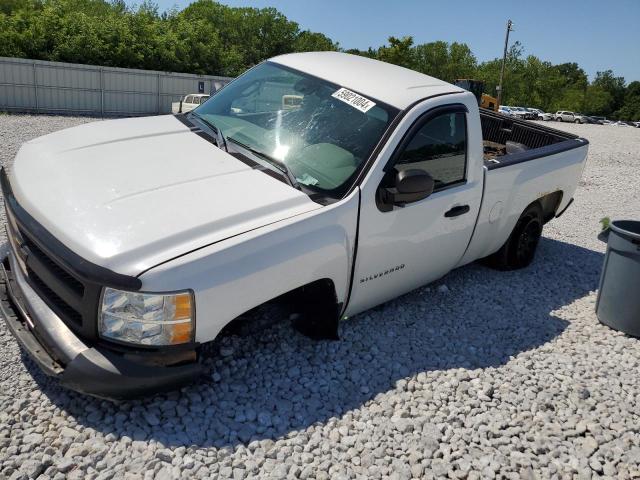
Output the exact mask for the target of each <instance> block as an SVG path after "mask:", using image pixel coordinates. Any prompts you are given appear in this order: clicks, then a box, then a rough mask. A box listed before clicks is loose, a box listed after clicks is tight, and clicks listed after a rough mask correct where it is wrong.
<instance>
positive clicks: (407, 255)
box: [345, 104, 483, 315]
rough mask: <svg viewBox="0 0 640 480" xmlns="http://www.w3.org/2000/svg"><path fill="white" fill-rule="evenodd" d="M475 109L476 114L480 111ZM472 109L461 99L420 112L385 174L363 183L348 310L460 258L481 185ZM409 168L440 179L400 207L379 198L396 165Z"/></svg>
mask: <svg viewBox="0 0 640 480" xmlns="http://www.w3.org/2000/svg"><path fill="white" fill-rule="evenodd" d="M471 108H473V107H471ZM472 113H475V115H478V113H477V110H476V111H475V112H473V111H472ZM467 116H468V112H467V107H466V106H464V105H462V104H454V105H442V106H439V107H436V108H432V109H430V110H428V111H426V112H424V113H422V114H420V115H419V116H418V118H417V119H416V120H415V122H414V123H413V124H412V125H411V126H410V127H409V128H408V129H407V133H406V134H405V135H404V137H403V138H402V140H401V141H400V143H399V144H398V146H397V147H396V149H395V151H394V152H393V154H391V156H390V160H389V162H388V163H387V165H386V166H385V167H384V171H385V173H384V176H383V178H382V180H381V181H375V180H374V181H373V182H372V181H370V180H372V178H375V176H373V177H372V178H370V179H369V181H368V182H367V183H366V184H365V185H363V187H362V197H361V212H360V223H359V234H358V250H357V254H356V264H355V272H354V278H353V287H352V291H351V298H350V301H349V305H348V307H347V310H346V312H345V314H347V315H353V314H355V313H357V312H360V311H363V310H365V309H368V308H371V307H373V306H375V305H377V304H380V303H383V302H385V301H387V300H390V299H392V298H394V297H397V296H399V295H401V294H403V293H406V292H408V291H410V290H412V289H415V288H417V287H419V286H421V285H425V284H427V283H429V282H431V281H433V280H436V279H438V278H440V277H442V276H443V275H445V274H446V273H447V272H449V271H450V270H451V269H452V268H454V267H455V266H456V264H457V263H458V262H459V261H460V259H461V258H462V256H463V254H464V252H465V250H466V248H467V245H468V244H469V241H470V239H471V235H472V233H473V228H474V226H475V221H476V218H477V215H478V210H479V208H480V202H481V198H482V188H483V187H482V183H483V182H482V178H481V176H482V175H481V172H477V171H475V170H474V169H470V168H469V165H470V164H471V165H481V164H482V163H475V162H482V160H481V159H478V158H472V157H471V155H470V150H469V148H468V145H469V143H470V141H472V142H476V141H477V142H480V141H481V140H480V139H479V138H477V137H478V132H477V131H476V130H479V128H475V129H472V131H473V135H472V136H471V137H470V136H469V135H468V132H469V131H470V129H469V128H468V125H467V123H468V118H467ZM474 151H475V149H474ZM407 169H420V170H423V171H426V172H427V173H429V174H430V175H431V176H432V177H433V179H434V180H435V188H434V191H433V193H432V194H431V195H430V196H428V197H427V198H424V199H422V200H418V201H415V202H413V203H408V204H405V205H403V206H401V205H381V204H380V195H379V193H380V192H379V190H380V189H381V188H385V187H389V186H392V184H393V181H394V180H395V177H396V174H397V172H399V171H402V170H407ZM478 170H480V169H478ZM381 173H382V172H381ZM374 198H376V199H377V201H374Z"/></svg>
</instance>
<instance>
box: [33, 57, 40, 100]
mask: <svg viewBox="0 0 640 480" xmlns="http://www.w3.org/2000/svg"><path fill="white" fill-rule="evenodd" d="M31 65H32V66H33V93H34V96H35V98H36V112H38V111H40V105H39V103H38V73H37V72H36V62H33V63H32V64H31Z"/></svg>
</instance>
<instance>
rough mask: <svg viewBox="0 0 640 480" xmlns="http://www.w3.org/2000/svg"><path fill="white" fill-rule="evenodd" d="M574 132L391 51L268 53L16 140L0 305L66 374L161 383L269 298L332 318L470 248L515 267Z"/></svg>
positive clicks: (195, 364)
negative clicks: (141, 101) (169, 92)
mask: <svg viewBox="0 0 640 480" xmlns="http://www.w3.org/2000/svg"><path fill="white" fill-rule="evenodd" d="M285 96H286V98H289V99H290V98H294V99H296V101H295V102H289V101H283V98H284V97H285ZM283 105H284V106H286V108H285V107H283ZM587 149H588V142H587V141H586V140H584V139H581V138H578V137H576V136H574V135H572V134H569V133H565V132H560V131H556V130H552V129H549V128H546V127H543V126H541V125H537V124H531V123H529V122H526V121H521V120H519V119H515V118H513V117H507V116H504V115H500V114H498V113H495V112H491V111H479V109H478V105H477V103H476V99H475V97H474V96H473V94H471V93H469V92H467V91H465V90H462V89H460V88H457V87H455V86H453V85H450V84H448V83H445V82H442V81H440V80H436V79H435V78H431V77H428V76H426V75H422V74H420V73H416V72H414V71H411V70H407V69H404V68H401V67H398V66H394V65H389V64H386V63H381V62H378V61H375V60H371V59H368V58H363V57H358V56H352V55H347V54H343V53H329V52H327V53H302V54H291V55H284V56H280V57H277V58H274V59H271V60H269V61H266V62H263V63H261V64H259V65H258V66H256V67H254V68H252V69H251V70H249V71H248V72H246V73H245V74H244V75H242V76H240V77H239V78H237V79H236V80H234V81H233V82H232V83H230V84H229V85H228V86H227V87H225V88H224V89H223V90H221V91H220V92H218V93H217V94H216V95H215V96H213V97H212V98H211V99H210V100H209V101H208V102H207V103H206V104H204V105H202V106H200V107H199V108H197V109H195V110H194V111H193V112H190V113H188V114H185V115H167V116H158V117H148V118H132V119H120V120H109V121H105V122H95V123H89V124H85V125H81V126H78V127H74V128H71V129H68V130H63V131H60V132H57V133H53V134H50V135H46V136H44V137H41V138H38V139H35V140H32V141H30V142H27V143H25V144H24V145H23V146H22V148H21V149H20V151H19V153H18V154H17V156H16V158H15V162H14V164H13V167H12V168H11V169H10V171H9V172H5V171H4V170H3V171H2V176H1V180H2V190H3V193H4V199H5V205H6V209H7V217H8V222H7V231H8V237H9V241H10V252H9V255H8V257H7V258H5V259H4V260H3V263H2V265H3V275H4V278H5V284H4V285H3V295H4V296H3V299H2V302H0V306H1V307H2V308H1V310H2V314H3V316H4V318H5V320H6V321H7V323H8V325H9V327H10V329H11V331H12V332H13V334H14V335H15V336H16V337H17V338H18V340H19V341H20V343H21V344H22V345H23V347H24V348H25V349H26V350H27V351H28V352H29V353H30V354H31V356H32V357H33V358H35V359H36V361H37V362H38V363H39V365H40V366H41V367H42V369H43V370H44V371H45V372H46V373H48V374H49V375H52V376H56V377H58V378H59V380H60V382H61V383H62V384H63V385H65V386H67V387H69V388H72V389H75V390H78V391H81V392H85V393H88V394H92V395H96V396H100V397H107V398H121V397H131V396H136V395H141V394H144V393H146V392H153V391H158V390H162V389H167V388H174V387H176V386H178V385H183V384H185V383H186V382H189V381H192V380H193V379H195V378H197V377H198V375H199V374H200V372H201V371H202V370H201V369H202V367H201V364H200V362H199V357H200V355H201V352H202V346H203V344H205V343H207V342H211V341H212V340H214V339H215V338H216V336H217V335H218V334H219V333H220V332H221V330H222V329H223V328H224V327H225V326H226V325H227V324H229V322H231V321H232V320H234V319H236V318H238V317H240V316H242V315H243V314H244V313H245V312H247V311H249V310H251V309H253V308H255V307H256V306H259V305H262V304H264V303H265V302H269V301H271V300H274V299H277V298H280V297H282V296H285V297H286V298H298V299H300V300H301V302H300V304H301V305H304V306H305V308H304V309H303V310H302V311H301V316H300V318H299V320H298V321H297V327H298V328H299V329H300V330H302V331H304V332H306V333H310V334H313V335H315V336H316V337H323V338H336V336H337V326H338V321H339V320H341V319H344V318H345V317H349V316H353V315H355V314H357V313H358V312H362V311H364V310H367V309H369V308H371V307H373V306H375V305H378V304H380V303H383V302H386V301H388V300H390V299H392V298H394V297H397V296H398V295H402V294H403V293H405V292H408V291H410V290H412V289H415V288H417V287H419V286H421V285H424V284H426V283H429V282H431V281H433V280H436V279H438V278H440V277H442V276H443V275H445V274H446V273H447V272H449V271H450V270H452V269H454V268H457V267H460V266H462V265H465V264H468V263H469V262H473V261H474V260H477V259H485V260H486V261H487V262H488V263H490V264H492V265H494V266H496V267H498V268H501V269H516V268H521V267H525V266H526V265H528V264H529V263H530V262H531V261H532V259H533V257H534V253H535V250H536V246H537V244H538V240H539V238H540V235H541V232H542V228H543V225H544V224H545V223H546V222H548V221H550V220H551V219H553V218H554V217H557V216H559V215H560V214H562V212H563V211H564V210H565V209H566V208H567V207H568V206H569V204H570V203H571V200H572V196H573V193H574V191H575V189H576V185H577V183H578V180H579V178H580V176H581V173H582V170H583V167H584V165H585V158H586V155H587ZM532 288H535V286H532ZM285 294H287V295H285ZM347 321H348V320H347Z"/></svg>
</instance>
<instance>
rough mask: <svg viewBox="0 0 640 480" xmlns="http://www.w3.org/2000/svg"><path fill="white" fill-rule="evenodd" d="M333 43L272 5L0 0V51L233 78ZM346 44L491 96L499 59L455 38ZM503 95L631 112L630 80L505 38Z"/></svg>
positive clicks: (638, 108) (637, 95) (638, 103)
mask: <svg viewBox="0 0 640 480" xmlns="http://www.w3.org/2000/svg"><path fill="white" fill-rule="evenodd" d="M339 49H340V46H339V45H338V44H337V43H335V42H333V41H332V40H331V39H330V38H328V37H327V36H326V35H324V34H322V33H318V32H311V31H308V30H301V29H300V27H299V25H298V24H297V23H295V22H293V21H291V20H289V19H287V18H286V17H285V16H284V15H283V14H282V13H280V12H279V11H278V10H276V9H275V8H262V9H258V8H244V7H243V8H232V7H228V6H226V5H222V4H220V3H217V2H216V1H214V0H197V1H195V2H194V3H192V4H190V5H189V6H188V7H186V8H185V9H183V10H177V9H174V10H171V11H169V12H166V13H162V14H161V13H159V12H158V9H157V7H156V5H155V4H153V3H151V2H149V1H148V0H146V1H144V2H143V3H142V4H141V5H139V6H138V7H135V8H130V7H128V6H127V5H126V3H125V2H124V0H111V1H107V0H0V56H8V57H23V58H34V59H41V60H57V61H66V62H75V63H88V64H97V65H105V66H116V67H125V68H143V69H153V70H164V71H177V72H190V73H209V74H218V75H229V76H235V75H238V74H240V73H241V72H243V71H244V70H246V69H247V68H249V67H251V66H253V65H255V64H257V63H259V62H261V61H262V60H264V59H266V58H269V57H273V56H275V55H280V54H283V53H289V52H305V51H323V50H339ZM346 51H347V52H348V53H353V54H356V55H363V56H367V57H370V58H377V59H380V60H383V61H385V62H390V63H394V64H397V65H401V66H403V67H406V68H411V69H414V70H417V71H420V72H423V73H426V74H428V75H431V76H434V77H437V78H441V79H443V80H446V81H449V82H451V81H454V80H455V79H458V78H476V79H479V80H483V81H484V82H485V91H486V93H489V94H492V95H495V94H496V87H497V86H498V82H499V78H500V68H501V64H502V61H501V59H499V58H496V59H493V60H489V61H486V62H481V63H479V62H478V61H477V59H476V57H475V56H474V55H473V52H472V51H471V49H470V48H469V46H468V45H466V44H464V43H456V42H454V43H447V42H443V41H437V42H430V43H424V44H419V45H415V44H414V40H413V38H412V37H410V36H406V37H402V38H397V37H390V38H389V39H388V43H387V44H386V45H383V46H381V47H379V48H369V49H368V50H357V49H351V50H346ZM503 102H504V103H505V104H507V105H523V106H531V107H537V108H541V109H543V110H546V111H556V110H573V111H579V112H584V113H587V114H593V115H604V116H608V117H610V118H623V119H626V120H640V82H632V83H630V84H629V85H626V83H625V80H624V78H622V77H617V76H615V74H614V73H613V72H612V71H611V70H606V71H603V72H598V73H597V75H596V77H595V78H594V79H593V81H592V82H589V81H588V78H587V75H586V73H585V71H584V70H583V69H582V68H580V66H579V65H578V64H576V63H563V64H559V65H553V64H552V63H551V62H547V61H544V60H541V59H539V58H538V57H536V56H534V55H526V56H525V54H524V48H523V46H522V45H521V44H520V43H519V42H515V43H514V44H513V45H511V48H510V49H509V52H508V55H507V63H506V69H505V78H504V85H503Z"/></svg>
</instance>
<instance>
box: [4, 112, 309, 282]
mask: <svg viewBox="0 0 640 480" xmlns="http://www.w3.org/2000/svg"><path fill="white" fill-rule="evenodd" d="M10 180H11V184H12V188H13V191H14V194H15V196H16V200H17V201H18V202H19V203H20V204H21V205H22V207H23V208H24V209H25V210H26V211H27V212H29V213H30V214H31V216H32V217H34V218H35V219H36V220H37V221H38V222H40V223H41V224H42V226H43V227H44V228H46V229H47V230H48V231H49V232H50V233H51V234H52V235H54V236H55V237H57V238H58V239H59V240H60V241H61V242H62V243H63V244H65V245H66V246H67V247H69V248H70V249H71V250H73V251H74V252H75V253H77V254H78V255H80V256H82V257H84V258H85V259H86V260H89V261H91V262H93V263H95V264H98V265H101V266H104V267H106V268H109V269H111V270H113V271H115V272H118V273H122V274H126V275H138V274H140V273H141V272H143V271H144V270H147V269H148V268H151V267H153V266H155V265H157V264H159V263H161V262H163V261H166V260H168V259H171V258H174V257H176V256H179V255H182V254H184V253H186V252H189V251H192V250H194V249H197V248H201V247H203V246H206V245H208V244H211V243H214V242H218V241H221V240H224V239H226V238H229V237H232V236H235V235H239V234H241V233H244V232H247V231H249V230H253V229H256V228H259V227H262V226H264V225H267V224H270V223H274V222H278V221H281V220H283V219H286V218H289V217H292V216H295V215H299V214H301V213H305V212H308V211H311V210H314V209H317V208H321V206H320V205H319V204H317V203H315V202H313V201H311V200H310V199H309V197H308V196H307V195H305V194H304V193H302V192H301V191H299V190H296V189H294V188H292V187H290V186H289V185H287V184H285V183H283V182H280V181H279V180H277V179H275V178H273V177H271V176H269V175H267V174H265V173H264V172H261V171H259V170H255V169H252V168H251V167H249V166H248V165H246V164H245V163H243V162H242V161H240V160H238V159H237V158H235V157H233V156H232V155H229V154H228V153H226V152H224V151H222V150H220V149H219V148H217V147H216V146H215V145H213V144H212V143H210V142H208V141H207V140H205V139H203V138H202V137H200V136H199V135H197V134H196V133H194V132H192V131H191V130H190V129H189V128H188V127H187V126H186V125H184V124H183V123H181V122H180V121H179V120H178V119H176V118H175V117H174V116H170V115H167V116H159V117H146V118H134V119H122V120H109V121H104V122H94V123H88V124H85V125H81V126H78V127H74V128H70V129H67V130H63V131H60V132H56V133H52V134H50V135H46V136H44V137H40V138H37V139H35V140H32V141H30V142H27V143H26V144H24V145H23V146H22V148H21V149H20V151H19V152H18V155H17V156H16V160H15V163H14V166H13V168H12V171H11V174H10Z"/></svg>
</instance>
